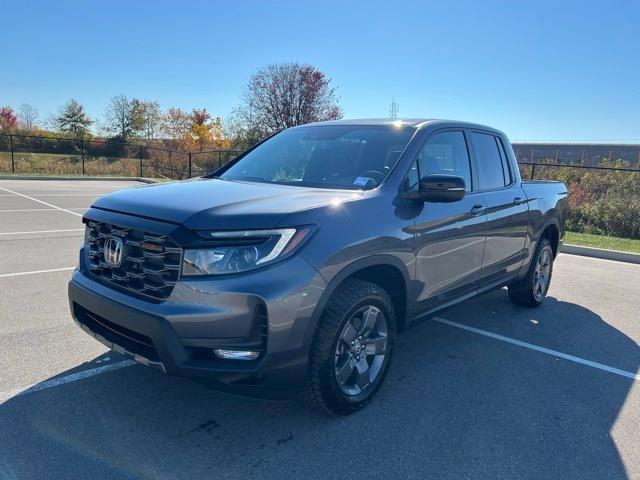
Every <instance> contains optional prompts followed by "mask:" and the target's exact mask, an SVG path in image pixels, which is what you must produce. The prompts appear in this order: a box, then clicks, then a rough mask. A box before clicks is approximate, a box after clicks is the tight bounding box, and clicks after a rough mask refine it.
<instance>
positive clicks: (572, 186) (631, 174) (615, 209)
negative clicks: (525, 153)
mask: <svg viewBox="0 0 640 480" xmlns="http://www.w3.org/2000/svg"><path fill="white" fill-rule="evenodd" d="M603 163H608V161H605V162H603ZM519 166H520V174H521V176H522V178H523V179H525V180H527V179H529V180H558V181H561V182H564V183H565V184H566V185H567V187H568V189H569V218H568V220H567V230H570V231H572V232H580V233H591V234H597V235H609V236H613V237H621V238H633V239H640V170H639V169H635V168H629V167H628V163H627V162H625V161H622V160H618V161H615V162H611V166H601V167H589V166H580V165H561V164H552V163H535V162H520V163H519Z"/></svg>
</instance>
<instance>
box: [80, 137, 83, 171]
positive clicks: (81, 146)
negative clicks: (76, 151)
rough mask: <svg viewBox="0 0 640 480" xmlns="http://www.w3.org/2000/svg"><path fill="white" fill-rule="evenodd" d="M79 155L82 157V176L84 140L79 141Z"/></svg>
mask: <svg viewBox="0 0 640 480" xmlns="http://www.w3.org/2000/svg"><path fill="white" fill-rule="evenodd" d="M80 155H82V175H84V138H81V139H80Z"/></svg>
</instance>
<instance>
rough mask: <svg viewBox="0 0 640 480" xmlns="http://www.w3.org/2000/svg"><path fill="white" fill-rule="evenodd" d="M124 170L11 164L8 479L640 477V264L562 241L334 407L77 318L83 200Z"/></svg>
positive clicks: (4, 433) (2, 366)
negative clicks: (86, 175) (544, 280)
mask: <svg viewBox="0 0 640 480" xmlns="http://www.w3.org/2000/svg"><path fill="white" fill-rule="evenodd" d="M131 185H135V183H133V182H116V181H37V180H23V181H20V180H0V292H1V295H0V372H1V375H0V377H1V378H0V478H3V479H4V478H9V479H13V478H66V479H71V478H123V477H124V478H159V477H166V478H198V477H200V478H304V479H310V478H358V477H360V476H362V477H364V478H416V479H417V478H420V479H423V478H492V479H495V478H598V479H600V478H640V413H639V410H640V388H639V386H638V385H639V382H638V379H639V378H640V376H638V367H639V365H640V348H639V347H638V342H639V341H640V325H639V323H640V322H639V320H640V308H639V307H638V305H639V304H640V265H631V264H624V263H619V262H611V261H606V260H598V259H590V258H586V257H578V256H572V255H563V254H561V255H560V256H559V258H558V260H557V262H556V265H555V271H554V278H553V281H552V285H551V290H550V292H549V298H548V301H547V302H546V303H545V304H544V305H543V306H542V307H541V308H539V309H536V310H525V309H522V308H518V307H515V306H514V305H512V304H511V303H510V302H509V300H508V298H507V295H506V292H505V291H504V290H501V291H497V292H494V293H491V294H489V295H486V296H484V297H481V298H478V299H475V300H472V301H469V302H466V303H465V304H463V305H459V306H457V307H455V308H453V309H451V310H448V311H447V312H445V313H443V314H442V315H440V316H439V317H437V318H435V319H431V320H427V321H425V322H424V323H422V324H420V325H419V326H417V327H415V328H413V329H411V330H409V332H407V333H405V334H402V335H401V336H400V337H399V338H398V342H397V350H396V355H395V358H394V364H393V365H392V370H391V372H390V374H389V376H388V377H387V380H386V383H385V385H384V386H383V388H382V389H381V391H380V392H379V394H378V396H377V397H376V399H375V400H374V401H373V403H372V404H371V405H370V406H369V407H368V408H366V409H365V410H363V411H361V412H359V413H358V414H356V415H353V416H350V417H346V418H332V417H327V416H325V415H323V414H320V413H316V412H314V411H312V410H309V409H307V408H306V407H305V406H304V405H302V404H300V403H298V402H295V401H290V402H269V401H264V400H254V399H247V398H243V397H237V396H232V395H228V394H223V393H219V392H215V391H211V390H208V389H206V388H204V387H202V386H200V385H198V384H196V383H193V382H191V381H189V380H186V379H180V378H171V377H167V376H164V375H163V374H161V373H159V372H156V371H154V370H151V369H148V368H146V367H142V366H138V365H132V364H131V362H129V361H127V360H124V358H123V357H120V356H118V355H117V354H115V353H111V352H109V351H107V350H106V348H104V347H103V346H102V345H100V344H99V343H97V342H96V341H95V340H93V339H91V338H90V337H89V336H87V335H86V334H85V333H83V332H82V331H80V329H79V328H77V327H76V326H75V325H74V324H73V321H72V320H71V317H70V314H69V308H68V304H67V298H66V284H67V281H68V279H69V277H70V274H71V270H72V269H73V267H74V266H75V264H76V257H77V251H78V248H79V246H80V243H81V241H82V236H83V232H82V224H81V222H80V218H81V215H82V212H83V211H84V210H85V209H86V208H87V207H88V206H89V205H90V204H91V203H92V201H93V200H94V199H96V198H98V197H99V196H101V195H103V194H105V193H108V192H110V191H112V190H115V189H119V188H125V187H128V186H131Z"/></svg>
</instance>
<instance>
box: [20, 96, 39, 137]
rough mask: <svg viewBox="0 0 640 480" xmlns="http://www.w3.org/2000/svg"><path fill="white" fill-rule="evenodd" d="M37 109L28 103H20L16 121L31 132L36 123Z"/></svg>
mask: <svg viewBox="0 0 640 480" xmlns="http://www.w3.org/2000/svg"><path fill="white" fill-rule="evenodd" d="M39 116H40V115H39V114H38V110H36V109H35V107H32V106H31V105H29V104H28V103H23V104H22V105H20V109H19V110H18V121H19V122H20V126H21V127H22V128H23V129H24V130H25V131H27V132H32V131H33V130H34V129H35V128H36V127H37V126H38V125H37V124H38V118H39Z"/></svg>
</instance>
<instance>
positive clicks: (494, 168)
mask: <svg viewBox="0 0 640 480" xmlns="http://www.w3.org/2000/svg"><path fill="white" fill-rule="evenodd" d="M471 141H472V143H473V150H474V152H475V154H476V159H477V164H478V186H479V187H480V190H490V189H494V188H502V187H504V186H505V185H507V184H508V183H511V181H510V180H507V179H508V178H509V171H508V169H507V171H506V172H505V170H504V167H506V165H505V163H506V159H505V161H503V158H502V156H501V155H500V151H499V150H498V143H497V139H496V137H495V136H493V135H489V134H486V133H478V132H471Z"/></svg>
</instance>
